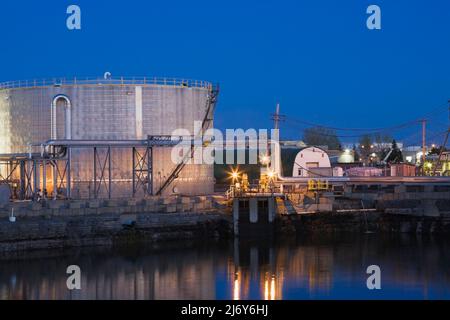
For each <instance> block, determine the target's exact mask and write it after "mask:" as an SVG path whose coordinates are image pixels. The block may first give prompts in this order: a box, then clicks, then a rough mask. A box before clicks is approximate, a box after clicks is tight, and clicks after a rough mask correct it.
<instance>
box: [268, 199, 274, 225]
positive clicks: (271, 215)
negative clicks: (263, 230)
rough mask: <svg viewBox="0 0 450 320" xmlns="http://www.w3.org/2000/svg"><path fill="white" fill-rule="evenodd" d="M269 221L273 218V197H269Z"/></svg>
mask: <svg viewBox="0 0 450 320" xmlns="http://www.w3.org/2000/svg"><path fill="white" fill-rule="evenodd" d="M268 201H269V223H272V222H273V221H274V220H275V214H276V208H275V198H274V197H271V198H269V200H268Z"/></svg>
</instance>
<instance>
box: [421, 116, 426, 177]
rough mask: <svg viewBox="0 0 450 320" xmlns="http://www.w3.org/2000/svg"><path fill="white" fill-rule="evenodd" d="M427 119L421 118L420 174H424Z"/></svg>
mask: <svg viewBox="0 0 450 320" xmlns="http://www.w3.org/2000/svg"><path fill="white" fill-rule="evenodd" d="M426 132H427V120H426V119H422V175H423V176H424V175H425V153H426V152H427V150H426V149H427V147H426Z"/></svg>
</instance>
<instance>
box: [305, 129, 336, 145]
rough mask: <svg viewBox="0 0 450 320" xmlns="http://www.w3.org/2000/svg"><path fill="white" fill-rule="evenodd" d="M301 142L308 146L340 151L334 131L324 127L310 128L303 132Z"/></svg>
mask: <svg viewBox="0 0 450 320" xmlns="http://www.w3.org/2000/svg"><path fill="white" fill-rule="evenodd" d="M303 141H304V142H305V143H306V144H307V145H309V146H327V147H328V149H330V150H340V149H341V142H340V141H339V138H338V137H337V135H336V131H335V130H333V129H330V128H325V127H311V128H307V129H305V131H304V132H303Z"/></svg>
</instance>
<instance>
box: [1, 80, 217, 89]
mask: <svg viewBox="0 0 450 320" xmlns="http://www.w3.org/2000/svg"><path fill="white" fill-rule="evenodd" d="M76 85H80V86H83V85H144V86H146V85H158V86H169V87H180V88H204V89H212V88H213V87H214V85H213V84H212V83H211V82H208V81H203V80H194V79H183V78H165V77H111V78H102V77H97V78H93V77H91V78H89V77H86V78H76V77H74V78H70V79H68V78H53V79H34V80H17V81H7V82H2V83H0V90H2V89H15V88H35V87H63V86H76Z"/></svg>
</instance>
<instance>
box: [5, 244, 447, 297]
mask: <svg viewBox="0 0 450 320" xmlns="http://www.w3.org/2000/svg"><path fill="white" fill-rule="evenodd" d="M449 249H450V242H449V241H448V239H443V238H417V237H416V236H404V235H402V236H396V237H392V236H391V237H382V236H380V235H368V236H364V237H356V238H355V237H351V238H342V237H341V238H334V239H302V240H297V241H295V242H289V243H263V242H261V241H254V242H253V241H232V242H231V243H212V244H207V245H206V244H183V248H180V247H178V248H174V245H173V244H171V245H170V246H167V245H165V246H160V247H158V248H142V247H132V248H119V249H114V250H112V249H111V250H110V249H99V248H94V249H81V250H77V251H64V252H55V251H53V252H33V253H27V254H25V255H22V256H20V257H15V258H12V257H9V258H1V260H0V299H266V300H274V299H408V298H409V299H450V250H449ZM71 264H76V265H79V266H80V268H81V271H82V281H81V287H82V289H81V290H74V291H69V290H68V289H67V287H66V280H67V276H68V275H67V274H66V268H67V266H69V265H71ZM372 264H376V265H379V266H380V268H381V272H382V274H381V281H382V289H381V290H368V289H367V287H366V280H367V277H368V275H367V274H366V268H367V267H368V266H369V265H372Z"/></svg>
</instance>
